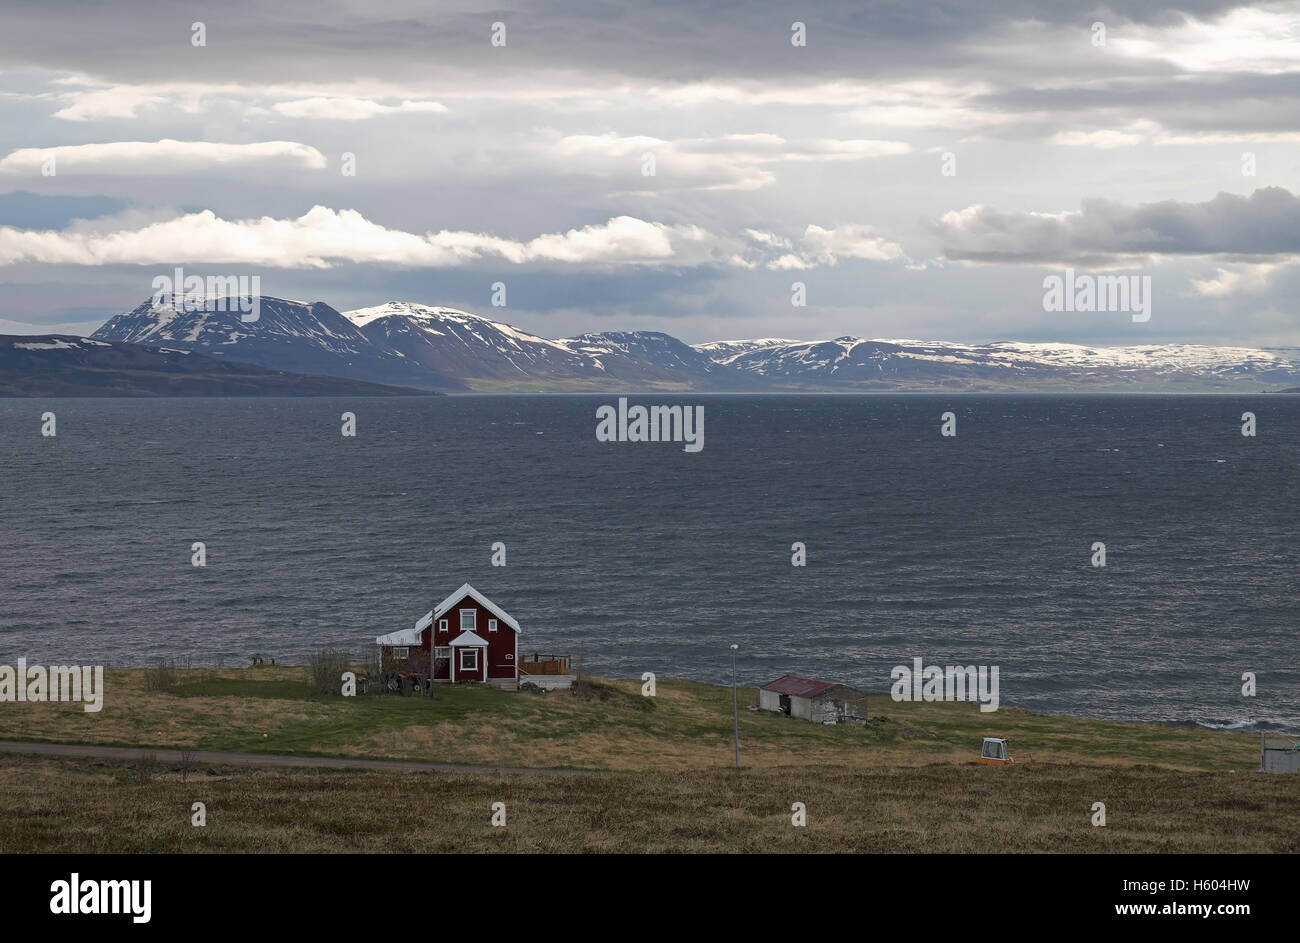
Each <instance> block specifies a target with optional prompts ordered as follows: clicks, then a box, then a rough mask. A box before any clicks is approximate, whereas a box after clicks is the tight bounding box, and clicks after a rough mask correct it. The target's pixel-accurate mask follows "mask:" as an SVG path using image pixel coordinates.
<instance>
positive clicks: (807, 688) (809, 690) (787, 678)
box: [763, 675, 836, 697]
mask: <svg viewBox="0 0 1300 943" xmlns="http://www.w3.org/2000/svg"><path fill="white" fill-rule="evenodd" d="M833 687H836V685H835V683H834V682H832V681H814V680H813V679H812V678H801V677H799V676H798V675H782V676H781V677H779V678H777V679H776V680H775V681H769V682H768V683H767V684H765V685H763V690H764V691H775V692H776V693H777V694H789V695H792V696H794V697H816V696H817V695H818V694H821V693H822V692H824V691H829V690H830V689H831V688H833Z"/></svg>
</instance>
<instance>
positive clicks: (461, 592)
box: [415, 583, 519, 632]
mask: <svg viewBox="0 0 1300 943" xmlns="http://www.w3.org/2000/svg"><path fill="white" fill-rule="evenodd" d="M466 596H469V597H470V598H472V599H473V600H474V601H475V602H476V603H478V604H479V605H480V606H482V607H483V608H484V609H489V610H491V611H492V613H493V615H495V616H496V617H497V618H499V619H500V620H501V621H502V622H504V623H505V624H506V625H508V626H510V628H512V629H514V630H515V631H516V632H518V631H519V623H518V622H516V621H515V619H514V616H512V615H510V613H508V612H506V611H505V610H504V609H502V608H501V607H500V606H498V605H497V604H496V603H494V602H493V601H492V600H490V599H488V598H487V597H486V596H484V595H483V594H482V593H480V592H479V591H478V590H477V589H475V588H474V587H473V586H470V585H469V583H466V584H465V585H463V586H462V587H461V588H460V589H458V590H456V592H454V593H452V594H451V595H450V596H448V597H447V598H446V599H444V600H443V601H442V602H440V603H438V607H437V608H436V609H431V610H430V611H429V612H427V613H425V615H424V618H423V619H421V620H420V621H419V622H417V623H416V624H415V627H416V628H417V629H423V628H425V627H426V626H428V625H429V624H430V623H432V622H433V620H434V619H441V618H442V617H443V616H445V615H446V614H447V613H448V612H449V611H450V610H451V607H452V606H454V605H456V603H458V602H460V601H461V600H462V599H464V598H465V597H466Z"/></svg>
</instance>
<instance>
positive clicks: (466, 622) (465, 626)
mask: <svg viewBox="0 0 1300 943" xmlns="http://www.w3.org/2000/svg"><path fill="white" fill-rule="evenodd" d="M477 615H478V610H477V609H462V610H461V611H460V630H461V631H462V632H466V631H469V632H473V631H474V626H475V621H474V619H475V617H476V616H477Z"/></svg>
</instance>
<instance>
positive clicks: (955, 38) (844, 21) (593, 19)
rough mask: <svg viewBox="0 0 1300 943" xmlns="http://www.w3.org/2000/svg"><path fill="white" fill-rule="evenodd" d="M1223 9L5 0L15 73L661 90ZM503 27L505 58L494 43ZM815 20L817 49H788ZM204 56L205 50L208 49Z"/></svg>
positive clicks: (857, 68) (868, 64)
mask: <svg viewBox="0 0 1300 943" xmlns="http://www.w3.org/2000/svg"><path fill="white" fill-rule="evenodd" d="M1236 5H1237V4H1234V3H1230V2H1224V0H1180V2H1177V3H1170V2H1167V0H1153V2H1148V3H1138V4H1126V5H1125V6H1124V9H1123V10H1122V15H1119V14H1112V13H1110V12H1108V11H1107V10H1106V8H1105V7H1104V6H1103V5H1100V4H1079V3H1073V2H1070V0H1035V2H1028V0H1010V2H1002V3H971V2H967V0H941V2H925V3H922V2H916V0H890V2H880V0H878V2H860V0H833V2H816V3H803V4H801V3H790V2H788V0H761V2H743V0H734V2H725V3H710V4H701V3H698V2H687V0H679V2H654V3H626V2H618V3H603V2H602V3H598V2H585V3H569V4H556V3H551V2H534V3H523V4H518V5H515V6H512V7H510V8H502V7H498V6H489V5H486V4H479V5H476V4H460V5H458V6H456V7H454V8H453V7H452V6H450V5H443V4H429V3H425V2H418V3H417V2H386V3H382V4H374V3H371V2H350V0H349V2H340V0H333V2H310V3H308V2H288V3H275V4H268V3H265V2H262V0H257V2H251V0H223V2H214V3H206V4H200V3H188V4H159V3H156V2H152V0H125V2H115V3H112V4H99V3H93V2H77V3H70V2H65V3H59V2H50V0H17V2H15V0H9V2H8V3H7V4H6V9H5V17H4V18H5V29H4V30H3V32H2V33H0V58H3V60H4V61H5V62H6V63H8V64H9V66H11V67H12V66H28V67H40V68H48V69H56V70H66V71H72V72H81V73H89V74H93V75H97V76H102V77H106V78H109V79H111V80H113V81H120V82H130V83H138V82H149V81H159V80H168V81H190V82H215V81H224V82H258V81H280V82H286V81H293V80H297V79H301V78H302V77H303V76H304V75H310V76H311V78H312V80H314V81H329V80H336V81H347V80H351V79H355V78H361V77H364V78H383V79H388V80H401V81H412V80H417V79H421V78H425V79H427V78H431V77H435V76H442V77H445V76H448V75H454V74H456V73H463V74H465V75H481V74H484V73H486V72H502V71H503V70H504V71H505V73H506V75H507V76H510V75H514V76H522V75H525V74H527V73H528V72H529V71H530V70H551V69H558V70H572V71H577V72H581V73H587V74H592V75H595V74H600V75H604V76H610V77H624V78H640V79H649V80H653V81H662V82H674V81H697V80H702V79H707V78H718V77H724V78H737V79H740V78H754V79H769V78H771V77H772V76H774V75H785V76H787V77H789V78H791V79H807V78H810V77H814V76H821V77H826V76H846V75H847V76H863V75H873V74H880V73H883V72H886V71H888V70H890V69H893V68H895V67H903V66H905V67H908V68H912V67H915V66H916V65H918V64H920V63H929V64H931V65H934V66H937V67H944V68H947V67H951V66H953V65H955V64H957V63H958V62H959V60H960V59H961V58H964V57H965V56H964V55H959V54H958V52H957V51H956V47H957V46H959V45H960V44H961V43H962V42H963V41H964V40H965V39H967V38H968V37H971V36H974V35H979V34H989V35H994V36H996V35H997V28H998V25H999V24H1000V23H1002V22H1005V21H1013V20H1015V21H1023V20H1038V21H1042V22H1047V23H1061V24H1078V25H1079V28H1080V29H1087V27H1088V25H1089V24H1090V23H1091V22H1092V20H1093V19H1095V18H1097V17H1102V18H1108V19H1110V20H1111V21H1112V22H1116V21H1122V20H1128V21H1131V22H1138V23H1147V24H1154V25H1159V24H1168V23H1173V22H1176V21H1177V19H1178V18H1179V16H1180V14H1182V13H1191V14H1195V15H1198V16H1204V15H1207V14H1213V13H1215V12H1218V11H1222V10H1226V9H1230V8H1232V7H1233V6H1236ZM194 21H201V22H203V23H204V24H205V25H206V27H207V41H208V45H207V49H206V50H204V51H199V50H196V49H194V48H193V47H191V45H190V24H191V23H192V22H194ZM495 21H501V22H504V23H505V24H506V27H507V38H508V47H507V48H508V53H507V51H506V50H502V49H494V48H492V47H491V46H490V45H489V41H488V40H489V31H490V28H491V24H492V23H493V22H495ZM794 21H801V22H804V23H806V25H807V28H808V32H809V48H810V49H814V50H815V52H816V54H815V55H802V54H800V53H801V51H800V50H797V49H794V48H793V47H792V46H791V44H790V24H791V23H792V22H794ZM204 52H206V53H207V54H206V55H205V54H204Z"/></svg>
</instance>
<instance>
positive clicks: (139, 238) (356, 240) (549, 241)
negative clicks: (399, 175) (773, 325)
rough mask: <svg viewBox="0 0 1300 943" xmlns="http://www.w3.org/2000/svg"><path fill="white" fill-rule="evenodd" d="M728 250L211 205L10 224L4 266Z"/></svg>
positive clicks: (624, 236) (683, 255) (620, 231)
mask: <svg viewBox="0 0 1300 943" xmlns="http://www.w3.org/2000/svg"><path fill="white" fill-rule="evenodd" d="M724 251H725V246H718V245H714V244H713V240H711V237H710V236H709V234H708V233H706V232H705V231H703V230H701V229H699V228H698V227H694V226H670V225H666V224H663V223H656V222H647V221H645V220H641V219H636V218H634V217H630V216H618V217H614V218H612V219H610V220H608V221H607V222H605V223H601V224H594V225H589V226H583V227H581V228H575V229H570V230H568V231H566V232H563V233H547V234H543V235H540V236H537V237H536V238H533V239H531V240H528V241H526V242H520V241H516V240H511V239H504V238H501V237H497V236H491V235H487V234H484V233H473V232H462V231H448V230H443V231H441V232H437V233H425V234H417V233H411V232H403V231H401V230H395V229H388V228H386V227H384V226H380V225H378V224H376V223H373V222H371V221H370V220H368V219H366V218H365V217H364V216H362V215H361V214H360V213H358V212H356V211H355V210H339V211H335V210H332V209H330V208H328V207H325V206H314V207H312V208H311V210H309V211H308V212H307V213H305V214H304V215H302V216H301V217H299V218H297V219H272V218H270V217H265V216H264V217H261V218H260V219H251V220H225V219H220V218H218V217H217V216H216V215H215V214H214V213H212V212H211V211H210V210H204V211H202V212H199V213H190V214H187V215H184V216H179V217H176V218H174V219H169V220H163V221H158V222H153V223H148V224H145V225H138V226H136V227H135V228H129V227H119V228H114V227H113V226H112V225H110V224H109V223H107V222H106V221H103V220H100V221H96V222H95V223H93V224H80V225H79V226H77V227H73V228H70V229H68V230H63V231H58V232H55V231H45V232H39V231H31V230H21V229H14V228H11V227H0V264H3V265H12V264H16V263H19V262H37V263H45V264H54V265H153V264H160V263H166V262H173V261H185V262H190V263H205V264H213V265H257V266H264V267H270V268H330V267H332V266H333V265H335V264H336V263H339V262H358V263H373V264H384V265H395V266H421V267H429V268H443V267H457V266H462V265H466V264H468V263H472V262H477V261H483V260H494V259H495V260H496V261H504V262H506V263H509V264H514V265H523V264H527V263H560V264H568V265H663V264H676V265H690V264H703V263H704V262H707V261H709V260H710V259H713V258H715V257H718V256H717V254H718V253H720V252H724Z"/></svg>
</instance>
